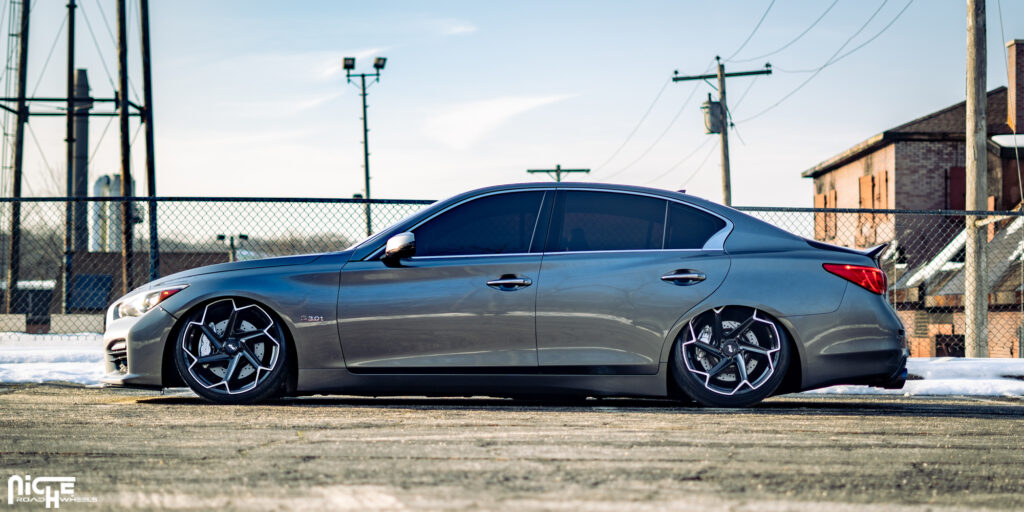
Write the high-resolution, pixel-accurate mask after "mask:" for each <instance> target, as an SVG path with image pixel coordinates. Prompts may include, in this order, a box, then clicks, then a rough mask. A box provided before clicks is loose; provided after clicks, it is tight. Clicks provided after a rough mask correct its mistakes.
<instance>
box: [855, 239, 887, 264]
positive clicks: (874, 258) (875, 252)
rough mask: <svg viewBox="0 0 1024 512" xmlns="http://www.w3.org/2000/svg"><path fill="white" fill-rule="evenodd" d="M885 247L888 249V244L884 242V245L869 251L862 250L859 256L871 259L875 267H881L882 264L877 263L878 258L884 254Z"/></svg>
mask: <svg viewBox="0 0 1024 512" xmlns="http://www.w3.org/2000/svg"><path fill="white" fill-rule="evenodd" d="M887 247H889V242H886V243H884V244H878V245H876V246H874V247H872V248H870V249H864V250H863V251H860V252H861V254H863V255H865V256H867V257H868V258H871V259H872V261H874V262H875V265H878V266H879V267H881V264H882V262H881V261H879V256H881V255H882V253H883V252H885V249H886V248H887Z"/></svg>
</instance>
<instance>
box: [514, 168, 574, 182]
mask: <svg viewBox="0 0 1024 512" xmlns="http://www.w3.org/2000/svg"><path fill="white" fill-rule="evenodd" d="M526 172H528V173H530V174H533V173H538V172H543V173H545V174H547V175H548V176H551V177H552V178H554V179H555V181H558V182H561V181H562V175H563V174H569V173H573V172H582V173H584V174H589V173H590V169H562V166H561V164H559V165H556V166H555V168H554V169H527V170H526Z"/></svg>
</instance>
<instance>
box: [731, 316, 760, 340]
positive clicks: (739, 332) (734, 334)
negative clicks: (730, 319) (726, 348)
mask: <svg viewBox="0 0 1024 512" xmlns="http://www.w3.org/2000/svg"><path fill="white" fill-rule="evenodd" d="M752 325H754V315H750V318H748V319H746V320H744V321H743V323H742V324H740V325H738V326H736V328H735V329H733V330H731V331H729V334H726V335H725V336H726V337H727V338H739V337H740V336H743V335H744V334H746V332H747V330H749V329H750V326H752Z"/></svg>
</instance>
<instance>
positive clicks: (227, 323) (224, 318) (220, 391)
mask: <svg viewBox="0 0 1024 512" xmlns="http://www.w3.org/2000/svg"><path fill="white" fill-rule="evenodd" d="M285 343H287V339H286V337H285V335H284V330H283V329H282V328H281V325H280V324H279V323H278V321H277V320H276V319H275V317H274V316H273V315H272V314H270V313H269V312H268V311H266V310H265V309H264V308H263V307H261V306H259V305H257V304H253V303H250V302H245V301H242V300H240V299H235V298H228V299H220V300H216V301H213V302H210V303H209V304H206V305H205V306H204V307H202V308H198V309H197V310H196V311H193V312H192V313H191V314H190V315H189V316H188V317H187V318H186V320H185V324H184V325H183V326H182V328H181V332H180V333H179V334H178V337H177V340H176V345H175V349H174V362H175V365H176V366H177V368H178V373H179V374H181V377H182V379H184V381H185V383H186V384H188V386H189V387H190V388H192V391H195V392H196V394H198V395H199V396H201V397H203V398H205V399H207V400H210V401H212V402H216V403H220V404H250V403H254V402H259V401H261V400H266V399H268V398H271V397H273V396H274V395H276V394H277V393H278V392H279V391H280V389H281V387H282V384H283V383H284V382H285V377H286V376H287V368H288V361H287V357H288V350H287V348H286V346H285Z"/></svg>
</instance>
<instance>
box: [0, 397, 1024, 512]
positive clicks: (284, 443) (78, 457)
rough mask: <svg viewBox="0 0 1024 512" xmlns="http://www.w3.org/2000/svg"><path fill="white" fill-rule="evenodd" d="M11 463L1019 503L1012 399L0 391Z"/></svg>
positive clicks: (377, 493) (278, 505)
mask: <svg viewBox="0 0 1024 512" xmlns="http://www.w3.org/2000/svg"><path fill="white" fill-rule="evenodd" d="M14 475H29V476H31V477H32V478H38V477H44V476H72V477H75V479H76V480H75V483H74V495H73V496H74V497H75V498H76V499H78V500H79V501H74V502H64V503H62V505H61V507H60V509H61V510H124V509H196V510H213V509H217V510H247V511H248V510H292V509H297V510H454V509H471V510H516V511H519V510H609V511H612V510H614V511H620V510H694V509H698V510H699V509H706V510H751V511H753V510H758V511H760V510H815V511H817V510H822V509H828V510H830V512H835V511H844V510H863V509H865V508H868V509H878V510H947V509H961V510H979V509H998V510H1006V509H1024V400H1021V399H1014V398H991V399H978V398H941V399H940V398H923V397H885V396H816V395H788V396H782V397H776V398H773V399H770V400H768V401H766V402H765V403H763V404H762V405H760V406H758V407H754V408H749V409H742V410H723V409H703V408H697V407H688V406H680V405H679V404H677V403H674V402H667V401H658V400H618V399H617V400H587V401H580V402H532V401H512V400H504V399H489V398H458V399H427V398H355V397H344V396H337V397H336V396H330V397H309V398H300V399H289V400H282V401H279V402H275V403H272V404H266V405H260V406H248V407H245V406H214V405H210V404H206V403H204V402H202V401H200V400H199V399H198V398H196V397H194V396H193V395H189V394H186V393H181V392H175V393H166V394H161V393H159V392H146V391H134V390H123V389H109V388H106V389H99V388H85V387H81V386H73V385H59V384H23V385H0V477H2V478H4V479H8V478H9V477H11V476H14ZM4 490H6V489H4ZM65 496H69V495H68V494H65ZM5 498H6V496H5ZM5 507H6V508H10V509H12V510H16V509H24V510H44V509H45V508H44V506H43V504H42V503H40V502H25V501H21V502H19V503H16V504H15V506H13V507H10V506H7V501H6V499H4V500H3V502H2V503H0V509H4V510H6V508H5Z"/></svg>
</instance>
